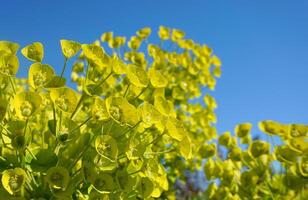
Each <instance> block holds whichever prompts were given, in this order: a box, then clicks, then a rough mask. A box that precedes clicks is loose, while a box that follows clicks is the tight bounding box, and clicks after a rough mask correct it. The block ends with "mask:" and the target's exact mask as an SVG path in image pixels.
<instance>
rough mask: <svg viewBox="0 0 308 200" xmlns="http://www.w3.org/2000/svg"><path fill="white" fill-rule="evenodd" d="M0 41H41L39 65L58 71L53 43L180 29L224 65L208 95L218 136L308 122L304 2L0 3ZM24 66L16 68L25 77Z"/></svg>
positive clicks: (14, 0)
mask: <svg viewBox="0 0 308 200" xmlns="http://www.w3.org/2000/svg"><path fill="white" fill-rule="evenodd" d="M0 7H1V9H0V10H1V12H0V27H1V28H0V40H11V41H15V42H18V43H20V44H21V46H24V45H26V44H29V43H31V42H35V41H40V42H42V43H43V44H44V46H45V58H44V61H45V62H46V63H49V64H51V65H52V66H54V67H56V68H57V71H58V72H60V68H61V67H62V65H63V57H62V55H61V51H60V45H59V40H60V39H63V38H65V39H72V40H77V41H80V42H83V43H86V42H92V41H94V40H95V39H98V38H99V37H100V35H101V33H103V32H106V31H110V30H113V31H114V32H115V33H116V34H119V35H125V36H130V35H132V34H134V32H135V31H136V30H137V29H139V28H142V27H144V26H150V27H152V28H153V29H154V30H157V27H158V26H159V25H165V26H170V27H175V28H179V29H183V30H185V31H186V32H187V37H189V38H193V39H194V40H196V41H198V42H200V43H206V44H208V45H209V46H210V47H212V48H213V49H214V52H215V53H216V54H217V55H218V56H219V57H220V58H221V60H222V62H223V66H222V69H223V75H222V77H221V79H220V80H219V81H218V85H217V88H216V91H215V92H214V93H213V95H214V96H215V97H216V98H217V102H218V105H219V107H218V109H217V115H218V124H217V125H218V130H219V131H220V132H222V131H225V130H233V128H234V126H235V125H236V124H237V123H241V122H252V123H253V124H254V125H255V128H254V130H255V131H254V132H257V128H256V124H257V122H258V121H260V120H264V119H273V120H278V121H281V122H284V123H291V122H294V123H295V122H296V123H306V124H308V106H307V102H308V90H307V85H308V84H307V83H308V12H307V10H308V1H305V0H297V1H291V0H279V1H278V0H271V1H270V0H232V1H230V0H212V1H209V0H199V1H197V0H190V1H188V0H186V1H184V0H177V1H175V0H172V1H167V0H164V1H163V0H155V1H150V0H143V1H141V0H140V1H135V0H126V1H124V0H121V1H104V0H100V1H91V0H88V1H77V0H74V1H58V0H53V1H38V0H32V1H24V0H19V1H18V0H2V1H1V3H0ZM28 65H29V63H28V62H22V63H21V66H20V68H21V74H23V75H26V69H27V67H28Z"/></svg>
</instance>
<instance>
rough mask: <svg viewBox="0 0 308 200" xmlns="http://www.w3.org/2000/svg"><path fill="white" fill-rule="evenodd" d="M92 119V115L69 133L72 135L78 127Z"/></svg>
mask: <svg viewBox="0 0 308 200" xmlns="http://www.w3.org/2000/svg"><path fill="white" fill-rule="evenodd" d="M91 119H92V116H90V117H88V118H87V119H86V120H85V121H84V122H82V123H81V124H79V125H78V126H76V127H75V128H73V129H72V130H71V131H70V132H69V133H68V135H70V134H71V133H73V132H74V131H76V130H77V129H79V128H80V127H82V126H83V125H85V124H86V123H87V122H88V121H90V120H91Z"/></svg>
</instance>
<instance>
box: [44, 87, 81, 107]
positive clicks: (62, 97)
mask: <svg viewBox="0 0 308 200" xmlns="http://www.w3.org/2000/svg"><path fill="white" fill-rule="evenodd" d="M50 98H51V100H52V101H53V103H54V104H55V106H56V107H57V108H59V109H60V110H62V111H64V112H68V113H72V112H73V111H74V110H75V108H76V106H77V94H76V92H75V91H74V90H72V89H71V88H67V87H63V88H52V89H50Z"/></svg>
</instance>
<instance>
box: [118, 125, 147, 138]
mask: <svg viewBox="0 0 308 200" xmlns="http://www.w3.org/2000/svg"><path fill="white" fill-rule="evenodd" d="M141 122H142V121H139V122H137V123H136V124H135V125H134V126H133V127H132V128H130V129H128V130H127V131H125V132H124V133H122V134H121V135H119V136H118V137H116V139H118V138H120V137H122V136H124V135H126V134H127V133H128V132H131V131H132V130H134V129H135V128H136V127H137V126H138V125H139V124H140V123H141Z"/></svg>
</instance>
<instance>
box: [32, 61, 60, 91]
mask: <svg viewBox="0 0 308 200" xmlns="http://www.w3.org/2000/svg"><path fill="white" fill-rule="evenodd" d="M54 74H55V72H54V70H53V68H52V67H51V66H49V65H47V64H42V63H39V62H37V63H34V64H32V65H31V66H30V69H29V75H28V76H29V84H30V86H31V87H33V88H34V89H37V88H41V87H44V86H46V85H47V84H48V83H49V82H50V81H51V80H52V79H53V77H54Z"/></svg>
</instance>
